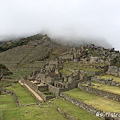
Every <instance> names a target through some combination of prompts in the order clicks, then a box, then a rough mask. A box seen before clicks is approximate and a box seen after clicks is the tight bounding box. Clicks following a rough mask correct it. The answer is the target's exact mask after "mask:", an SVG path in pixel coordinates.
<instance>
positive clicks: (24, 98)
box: [8, 84, 36, 105]
mask: <svg viewBox="0 0 120 120" xmlns="http://www.w3.org/2000/svg"><path fill="white" fill-rule="evenodd" d="M8 89H9V90H13V91H15V93H16V94H17V96H18V99H19V100H20V102H21V103H22V104H23V105H25V104H30V103H36V100H35V99H34V98H33V97H32V96H31V94H29V93H28V92H27V91H26V90H25V89H24V88H23V87H22V86H20V85H19V84H15V85H13V86H11V87H8Z"/></svg>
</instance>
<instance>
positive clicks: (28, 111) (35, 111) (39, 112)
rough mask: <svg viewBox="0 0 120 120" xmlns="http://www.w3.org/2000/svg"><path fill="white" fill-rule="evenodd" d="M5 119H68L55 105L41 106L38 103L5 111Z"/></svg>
mask: <svg viewBox="0 0 120 120" xmlns="http://www.w3.org/2000/svg"><path fill="white" fill-rule="evenodd" d="M4 120H67V119H66V118H64V117H63V116H62V115H61V114H59V112H58V111H57V110H56V108H55V107H53V106H51V107H47V108H46V107H45V108H40V107H38V106H37V105H35V106H27V107H22V108H16V109H13V110H11V111H8V110H6V111H4Z"/></svg>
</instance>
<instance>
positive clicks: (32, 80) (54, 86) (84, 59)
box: [23, 38, 120, 117]
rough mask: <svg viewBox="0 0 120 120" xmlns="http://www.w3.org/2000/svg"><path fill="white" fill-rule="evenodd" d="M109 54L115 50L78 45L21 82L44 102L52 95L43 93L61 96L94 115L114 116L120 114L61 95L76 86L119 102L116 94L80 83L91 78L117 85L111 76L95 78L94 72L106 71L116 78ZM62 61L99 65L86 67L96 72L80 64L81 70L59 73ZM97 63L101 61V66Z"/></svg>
mask: <svg viewBox="0 0 120 120" xmlns="http://www.w3.org/2000/svg"><path fill="white" fill-rule="evenodd" d="M44 39H45V38H44ZM92 50H94V55H93V54H92V52H91V51H92ZM95 55H96V56H95ZM118 55H119V53H117V56H118ZM111 56H116V52H115V51H114V50H113V49H112V50H109V49H104V48H102V47H96V46H95V45H93V44H92V45H89V46H81V47H80V48H72V49H71V50H70V51H67V52H65V53H63V54H61V55H60V56H59V57H57V58H55V59H53V60H51V61H49V62H48V63H46V64H45V65H44V67H43V68H40V69H39V70H36V71H34V72H33V73H31V74H30V75H29V76H27V77H26V78H25V79H24V80H23V82H24V83H26V84H27V85H28V86H29V87H30V88H32V89H33V90H34V91H35V92H36V93H38V94H39V95H40V96H41V97H42V98H43V99H44V101H46V100H49V99H51V98H53V96H49V97H48V96H47V94H53V95H55V96H61V97H64V98H65V99H67V100H69V101H70V102H72V103H74V104H76V105H77V106H80V107H82V108H83V109H86V110H87V111H89V112H91V113H93V114H95V115H96V116H99V117H118V116H120V114H119V113H114V114H113V113H107V112H106V113H105V112H103V111H100V110H97V109H95V108H94V107H93V106H89V105H87V104H85V103H82V102H81V101H76V100H74V99H72V98H70V97H68V96H66V95H64V94H62V92H63V91H67V90H71V89H74V88H80V89H81V90H83V91H87V92H90V93H94V94H96V95H100V96H102V97H108V98H110V99H113V100H116V101H120V95H117V94H113V93H109V92H105V91H100V90H96V89H94V88H90V87H86V86H83V85H82V82H85V81H87V82H89V81H93V82H98V83H102V84H107V85H113V86H120V83H119V82H115V81H113V80H111V79H109V80H104V79H100V78H99V77H96V75H97V76H99V75H101V74H103V73H105V72H106V71H107V74H111V75H114V76H118V77H120V68H118V67H116V66H110V65H109V64H110V59H111ZM66 61H72V62H79V63H81V64H83V63H84V65H86V64H94V63H95V64H96V63H100V65H99V66H96V65H95V66H89V67H90V69H96V68H98V70H96V71H91V70H87V69H86V68H85V67H84V68H85V69H78V68H77V69H76V70H72V71H70V72H72V73H71V74H68V75H66V74H64V73H62V72H61V70H62V69H63V64H64V62H66ZM101 64H103V66H102V65H101ZM104 64H106V66H104ZM108 66H109V67H108ZM55 96H54V97H55Z"/></svg>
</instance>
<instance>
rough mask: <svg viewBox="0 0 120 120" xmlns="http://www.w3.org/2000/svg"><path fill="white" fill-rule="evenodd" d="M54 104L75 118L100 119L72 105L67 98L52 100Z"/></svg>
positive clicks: (79, 119) (82, 119) (80, 119)
mask: <svg viewBox="0 0 120 120" xmlns="http://www.w3.org/2000/svg"><path fill="white" fill-rule="evenodd" d="M54 105H55V106H57V107H58V108H60V109H61V110H62V111H64V112H65V113H67V114H69V115H71V116H73V117H74V118H76V119H77V120H102V119H101V118H98V117H96V116H94V115H92V114H91V113H89V112H87V111H85V110H83V109H81V108H79V107H77V106H76V105H73V104H72V103H70V102H68V101H67V100H64V99H61V98H58V99H55V100H54Z"/></svg>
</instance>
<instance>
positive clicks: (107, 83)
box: [91, 76, 120, 87]
mask: <svg viewBox="0 0 120 120" xmlns="http://www.w3.org/2000/svg"><path fill="white" fill-rule="evenodd" d="M91 81H92V82H96V83H101V84H105V85H110V86H117V87H120V82H116V81H113V80H109V79H108V80H105V79H101V78H99V77H97V76H95V77H91Z"/></svg>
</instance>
